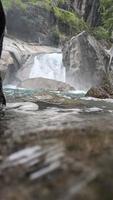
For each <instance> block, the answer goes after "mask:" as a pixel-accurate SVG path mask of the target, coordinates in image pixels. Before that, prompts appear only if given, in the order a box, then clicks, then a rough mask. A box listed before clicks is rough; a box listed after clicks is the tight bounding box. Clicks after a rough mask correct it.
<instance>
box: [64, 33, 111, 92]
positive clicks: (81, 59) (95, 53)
mask: <svg viewBox="0 0 113 200" xmlns="http://www.w3.org/2000/svg"><path fill="white" fill-rule="evenodd" d="M108 60H109V58H108V56H107V54H106V51H105V50H104V48H103V47H102V45H101V44H100V43H99V42H98V41H97V40H96V39H95V38H94V37H92V36H91V35H89V34H88V33H86V32H85V31H83V32H82V33H80V34H78V35H77V36H75V37H72V39H71V40H70V41H69V42H68V43H67V44H66V45H65V46H64V48H63V62H64V66H65V67H66V71H67V73H66V79H67V82H68V83H70V84H71V85H73V86H75V85H76V87H77V89H89V88H90V87H92V86H96V85H99V84H100V83H101V81H102V80H103V79H104V77H105V75H106V71H107V70H108V69H107V66H108V62H109V61H108Z"/></svg>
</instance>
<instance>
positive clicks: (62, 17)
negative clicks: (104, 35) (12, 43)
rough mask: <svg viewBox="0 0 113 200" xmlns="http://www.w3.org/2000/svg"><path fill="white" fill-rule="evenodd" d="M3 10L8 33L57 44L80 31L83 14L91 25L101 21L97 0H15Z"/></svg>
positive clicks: (28, 39)
mask: <svg viewBox="0 0 113 200" xmlns="http://www.w3.org/2000/svg"><path fill="white" fill-rule="evenodd" d="M48 2H49V1H48ZM24 4H25V5H24ZM6 13H7V33H8V34H10V35H14V36H16V37H17V38H19V39H23V40H25V41H31V42H38V43H40V44H44V45H58V44H59V43H60V42H61V41H62V40H65V39H66V38H69V37H71V36H74V35H76V34H78V33H80V32H81V31H83V30H84V29H85V28H86V26H87V25H85V24H84V22H83V21H82V18H83V19H84V21H85V22H88V23H89V25H90V26H93V27H95V26H97V25H98V24H99V22H100V13H99V0H94V1H92V0H64V1H59V0H57V1H55V0H52V1H50V2H49V3H47V2H46V1H42V3H39V1H37V3H36V4H33V3H32V1H31V3H28V2H27V1H26V3H23V4H22V6H19V5H18V4H16V1H15V3H14V4H13V5H12V6H10V7H9V8H7V9H6ZM12 22H13V23H12Z"/></svg>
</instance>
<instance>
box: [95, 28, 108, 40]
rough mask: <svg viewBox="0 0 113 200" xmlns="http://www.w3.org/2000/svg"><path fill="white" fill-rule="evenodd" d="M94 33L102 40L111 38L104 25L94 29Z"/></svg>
mask: <svg viewBox="0 0 113 200" xmlns="http://www.w3.org/2000/svg"><path fill="white" fill-rule="evenodd" d="M93 35H94V36H95V37H96V39H98V40H101V39H105V40H109V32H108V31H107V30H106V29H105V28H104V27H102V26H99V27H97V28H95V29H94V30H93Z"/></svg>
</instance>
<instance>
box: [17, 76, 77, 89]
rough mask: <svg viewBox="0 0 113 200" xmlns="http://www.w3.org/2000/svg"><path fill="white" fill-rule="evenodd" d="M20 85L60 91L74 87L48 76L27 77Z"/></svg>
mask: <svg viewBox="0 0 113 200" xmlns="http://www.w3.org/2000/svg"><path fill="white" fill-rule="evenodd" d="M18 87H22V88H31V89H45V90H46V89H47V90H58V91H69V90H73V89H74V88H73V87H72V86H70V85H69V84H66V83H63V82H61V81H56V80H51V79H47V78H31V79H27V80H25V81H23V82H22V83H21V84H20V85H18Z"/></svg>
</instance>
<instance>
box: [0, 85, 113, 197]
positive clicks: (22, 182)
mask: <svg viewBox="0 0 113 200" xmlns="http://www.w3.org/2000/svg"><path fill="white" fill-rule="evenodd" d="M5 95H6V98H7V106H6V108H4V110H3V111H2V112H1V116H0V188H1V191H0V199H1V200H12V199H16V200H25V199H27V200H34V199H40V200H45V199H46V200H51V199H52V200H63V199H65V200H73V199H77V200H86V199H88V200H100V199H105V200H108V199H110V200H111V199H112V198H113V192H112V186H113V179H112V176H113V175H112V168H113V134H112V133H113V125H112V124H113V100H112V99H108V100H100V99H96V98H88V97H85V92H84V91H78V92H77V91H70V92H58V91H57V92H55V91H54V92H53V91H41V90H37V91H36V90H23V89H10V88H5ZM27 105H28V106H27ZM29 105H30V107H29ZM28 107H29V108H30V109H28Z"/></svg>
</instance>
